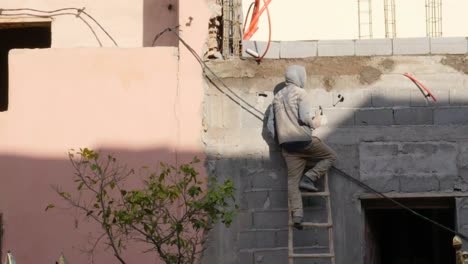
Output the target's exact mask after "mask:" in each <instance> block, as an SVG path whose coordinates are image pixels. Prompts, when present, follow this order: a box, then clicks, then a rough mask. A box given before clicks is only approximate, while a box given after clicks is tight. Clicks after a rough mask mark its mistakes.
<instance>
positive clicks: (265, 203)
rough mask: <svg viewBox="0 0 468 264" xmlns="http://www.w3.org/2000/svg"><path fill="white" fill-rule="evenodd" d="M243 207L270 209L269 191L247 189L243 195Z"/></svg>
mask: <svg viewBox="0 0 468 264" xmlns="http://www.w3.org/2000/svg"><path fill="white" fill-rule="evenodd" d="M241 202H242V203H241V209H258V208H260V209H269V207H270V198H269V194H268V191H246V192H244V193H243V195H242V197H241Z"/></svg>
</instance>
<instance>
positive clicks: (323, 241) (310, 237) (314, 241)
mask: <svg viewBox="0 0 468 264" xmlns="http://www.w3.org/2000/svg"><path fill="white" fill-rule="evenodd" d="M293 245H294V247H312V246H322V247H328V230H327V229H326V228H310V229H309V228H308V229H303V230H294V233H293Z"/></svg>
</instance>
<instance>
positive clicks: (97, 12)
mask: <svg viewBox="0 0 468 264" xmlns="http://www.w3.org/2000/svg"><path fill="white" fill-rule="evenodd" d="M169 4H172V5H173V9H172V10H168V5H169ZM0 7H1V8H4V9H7V8H33V9H40V10H54V9H60V8H66V7H76V8H83V7H85V11H86V12H88V13H89V14H90V15H92V16H93V17H94V18H95V19H96V20H97V21H98V22H99V23H100V24H101V25H102V26H103V27H104V28H105V29H106V30H107V31H108V32H109V33H110V35H111V36H112V37H113V38H114V39H115V40H116V42H117V43H118V45H119V46H120V47H142V46H149V45H151V42H152V41H151V40H152V38H153V36H154V35H156V34H157V33H158V32H160V31H161V30H162V29H164V28H166V27H168V26H175V25H176V24H177V20H178V16H177V11H178V1H175V0H132V1H129V0H114V1H111V0H99V1H93V0H69V1H63V0H23V1H18V0H0ZM67 12H70V11H67ZM5 13H9V14H12V13H13V12H7V11H5ZM62 13H63V12H62ZM16 14H17V13H16ZM36 14H37V13H36ZM82 17H83V18H84V19H86V20H87V21H88V22H89V23H90V24H91V26H92V28H93V29H94V30H95V31H96V33H97V35H98V37H99V39H100V40H101V41H102V44H103V46H110V47H112V46H114V44H113V43H112V41H111V40H110V39H109V38H108V37H107V36H106V35H105V34H104V33H103V32H102V31H101V30H100V29H99V28H98V26H97V25H96V24H95V23H94V22H92V21H91V20H90V19H88V18H87V17H86V16H84V15H82ZM24 18H25V17H24V16H18V17H11V16H8V17H6V16H3V17H2V16H0V22H1V21H2V20H3V21H6V20H7V19H9V20H10V19H17V21H20V19H24ZM27 19H30V17H28V18H27ZM150 39H151V40H150ZM158 44H159V45H163V46H167V45H172V46H174V45H176V44H177V42H176V41H175V38H173V37H172V38H169V39H167V37H165V38H164V39H161V42H158ZM97 46H99V43H98V42H97V41H96V38H95V36H94V35H93V33H92V32H91V31H90V29H89V28H88V27H87V25H86V24H85V23H83V21H81V20H80V19H79V18H76V17H75V16H70V15H66V16H58V17H54V18H53V19H52V47H55V48H71V47H97Z"/></svg>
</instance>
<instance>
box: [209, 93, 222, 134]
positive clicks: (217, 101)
mask: <svg viewBox="0 0 468 264" xmlns="http://www.w3.org/2000/svg"><path fill="white" fill-rule="evenodd" d="M206 98H207V99H206V101H205V111H206V122H207V125H208V127H209V128H222V127H223V112H222V111H220V109H223V97H222V96H221V95H208V96H207V97H206Z"/></svg>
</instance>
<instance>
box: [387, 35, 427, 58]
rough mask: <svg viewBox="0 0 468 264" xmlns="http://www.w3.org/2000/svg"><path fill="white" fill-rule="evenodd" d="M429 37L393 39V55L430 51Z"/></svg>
mask: <svg viewBox="0 0 468 264" xmlns="http://www.w3.org/2000/svg"><path fill="white" fill-rule="evenodd" d="M430 51H431V50H430V41H429V38H396V39H393V55H418V54H429V53H430Z"/></svg>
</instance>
